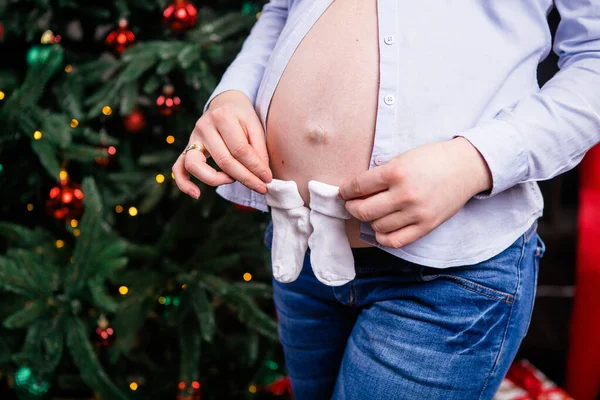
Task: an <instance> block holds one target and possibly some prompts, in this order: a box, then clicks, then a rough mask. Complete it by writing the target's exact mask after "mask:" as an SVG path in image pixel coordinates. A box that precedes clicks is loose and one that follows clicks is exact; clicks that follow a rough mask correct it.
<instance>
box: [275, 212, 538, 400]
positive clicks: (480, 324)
mask: <svg viewBox="0 0 600 400" xmlns="http://www.w3.org/2000/svg"><path fill="white" fill-rule="evenodd" d="M272 229H273V227H272V224H269V225H268V227H267V231H266V234H265V245H266V246H267V247H268V248H270V246H271V242H272ZM545 248H546V246H545V244H544V242H543V241H542V239H541V238H540V237H539V235H538V233H537V221H536V222H535V223H534V224H533V225H532V226H531V227H530V228H529V229H528V230H527V232H525V233H524V234H523V235H522V236H520V237H519V239H517V240H516V241H515V242H514V243H513V244H512V245H511V246H510V247H509V248H507V249H506V250H504V251H503V252H502V253H500V254H498V255H496V256H495V257H493V258H491V259H489V260H487V261H484V262H482V263H479V264H476V265H469V266H464V267H456V268H448V269H436V268H430V267H424V266H421V265H417V264H414V263H410V262H407V261H404V260H402V259H399V258H396V257H394V256H392V255H390V254H388V253H386V252H384V251H382V250H380V249H378V248H375V247H373V248H362V249H358V248H355V249H353V253H354V256H355V268H356V278H355V279H354V280H352V281H351V282H349V283H347V284H345V285H343V286H339V287H329V286H325V285H323V284H322V283H320V282H319V281H318V280H317V279H316V278H315V276H314V275H313V272H312V269H311V267H310V258H309V257H310V249H309V250H308V251H307V253H306V256H305V259H304V267H303V270H302V273H301V275H300V277H299V278H298V279H297V280H296V281H295V282H292V283H287V284H285V283H279V282H277V281H275V280H274V281H273V286H274V301H275V306H276V309H277V317H278V323H279V338H280V340H281V344H282V346H283V351H284V356H285V363H286V367H287V371H288V374H289V376H290V379H291V383H292V389H293V392H294V396H295V399H296V400H320V399H323V400H325V399H334V400H365V399H369V400H386V399H394V400H398V399H407V400H414V399H428V400H429V399H443V400H451V399H459V400H470V399H486V400H487V399H492V398H493V397H494V394H495V393H496V391H497V389H498V387H499V385H500V382H501V381H502V379H503V377H504V375H505V374H506V372H507V370H508V368H509V366H510V364H511V362H512V361H513V359H514V358H515V356H516V353H517V350H518V348H519V345H520V344H521V341H522V339H523V338H524V336H525V334H526V332H527V329H528V328H529V322H530V319H531V314H532V310H533V304H534V300H535V292H536V285H537V275H538V267H539V262H540V259H541V258H542V256H543V254H544V251H545Z"/></svg>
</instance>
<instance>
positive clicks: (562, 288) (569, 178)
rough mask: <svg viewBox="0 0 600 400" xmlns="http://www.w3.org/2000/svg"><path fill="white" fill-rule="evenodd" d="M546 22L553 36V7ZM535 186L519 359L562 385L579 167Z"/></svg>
mask: <svg viewBox="0 0 600 400" xmlns="http://www.w3.org/2000/svg"><path fill="white" fill-rule="evenodd" d="M549 21H550V26H551V29H552V33H553V36H554V32H555V31H556V27H557V25H558V22H559V21H560V16H559V15H558V13H557V12H556V10H553V11H552V13H551V14H550V15H549ZM557 61H558V57H557V56H556V54H554V53H553V52H552V53H551V54H550V55H549V56H548V58H547V59H546V60H544V62H542V63H541V64H540V66H539V69H538V80H539V83H540V86H541V85H543V84H544V83H545V82H546V81H548V80H549V79H550V78H552V76H553V75H554V74H555V73H556V72H557V71H558V67H557ZM539 185H540V188H541V189H542V193H543V195H544V201H545V209H544V215H543V217H542V218H541V219H540V224H539V230H538V233H539V235H540V237H541V238H542V240H543V241H544V242H545V243H546V253H545V255H544V257H543V258H542V260H541V263H540V272H539V286H538V292H537V299H536V304H535V309H534V313H533V318H532V321H531V325H530V327H529V332H528V334H527V337H526V338H525V341H524V342H523V345H522V346H521V349H520V352H519V356H518V357H521V358H527V359H528V360H529V361H531V362H532V363H533V364H534V365H535V366H536V367H538V368H539V369H540V370H542V371H543V372H544V374H546V375H548V377H549V378H551V379H552V380H554V381H555V382H557V383H559V384H562V382H563V380H564V375H565V364H566V359H567V350H568V343H569V320H570V314H571V307H572V303H573V294H574V288H575V260H576V244H577V204H578V190H579V173H578V168H575V169H573V170H571V171H569V172H567V173H565V174H562V175H560V176H557V177H555V178H554V179H552V180H549V181H544V182H539Z"/></svg>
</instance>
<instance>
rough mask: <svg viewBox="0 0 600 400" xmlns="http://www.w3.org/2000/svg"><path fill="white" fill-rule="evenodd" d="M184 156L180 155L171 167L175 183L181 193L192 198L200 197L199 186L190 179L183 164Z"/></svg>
mask: <svg viewBox="0 0 600 400" xmlns="http://www.w3.org/2000/svg"><path fill="white" fill-rule="evenodd" d="M184 158H185V157H184V156H183V155H180V156H179V158H177V161H175V164H173V168H172V169H171V170H172V171H173V176H174V177H175V184H176V185H177V187H178V188H179V190H181V191H182V192H183V193H186V194H188V195H189V196H191V197H193V198H194V199H198V198H199V197H200V188H199V187H198V186H196V184H194V183H193V182H192V181H191V180H190V174H188V172H187V171H186V169H185V166H184Z"/></svg>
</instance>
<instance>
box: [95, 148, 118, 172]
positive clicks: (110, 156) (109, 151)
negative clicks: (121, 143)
mask: <svg viewBox="0 0 600 400" xmlns="http://www.w3.org/2000/svg"><path fill="white" fill-rule="evenodd" d="M103 150H104V156H102V157H96V164H98V165H100V166H102V167H105V166H107V165H108V164H110V163H111V162H112V161H113V160H114V158H115V155H116V154H117V149H116V148H115V146H108V147H106V148H104V149H103Z"/></svg>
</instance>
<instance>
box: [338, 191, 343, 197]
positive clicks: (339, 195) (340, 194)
mask: <svg viewBox="0 0 600 400" xmlns="http://www.w3.org/2000/svg"><path fill="white" fill-rule="evenodd" d="M338 197H339V198H340V199H343V197H342V192H340V191H339V190H338Z"/></svg>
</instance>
